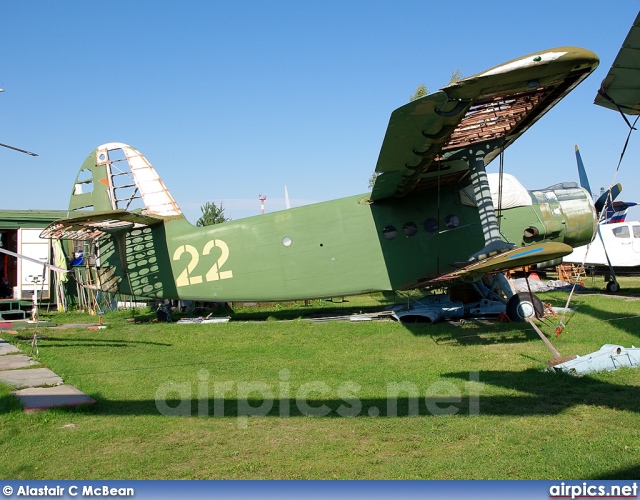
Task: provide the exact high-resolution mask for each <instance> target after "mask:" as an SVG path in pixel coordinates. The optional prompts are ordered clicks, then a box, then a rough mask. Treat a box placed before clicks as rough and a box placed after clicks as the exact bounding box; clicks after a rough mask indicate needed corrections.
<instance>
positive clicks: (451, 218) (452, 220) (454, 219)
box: [444, 214, 460, 229]
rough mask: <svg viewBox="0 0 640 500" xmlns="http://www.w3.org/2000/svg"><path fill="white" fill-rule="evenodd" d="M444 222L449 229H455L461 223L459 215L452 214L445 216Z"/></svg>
mask: <svg viewBox="0 0 640 500" xmlns="http://www.w3.org/2000/svg"><path fill="white" fill-rule="evenodd" d="M444 223H445V225H446V226H447V227H448V228H449V229H455V228H456V227H458V226H459V225H460V219H459V218H458V216H457V215H454V214H451V215H447V216H446V217H445V218H444Z"/></svg>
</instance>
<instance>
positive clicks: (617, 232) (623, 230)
mask: <svg viewBox="0 0 640 500" xmlns="http://www.w3.org/2000/svg"><path fill="white" fill-rule="evenodd" d="M613 235H614V236H615V237H616V238H630V237H631V236H630V234H629V226H619V227H614V228H613Z"/></svg>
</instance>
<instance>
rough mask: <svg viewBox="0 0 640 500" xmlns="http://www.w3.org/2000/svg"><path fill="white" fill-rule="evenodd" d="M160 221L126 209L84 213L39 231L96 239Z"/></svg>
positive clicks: (45, 234)
mask: <svg viewBox="0 0 640 500" xmlns="http://www.w3.org/2000/svg"><path fill="white" fill-rule="evenodd" d="M162 221H163V220H162V219H160V218H157V217H150V216H148V215H142V214H138V213H133V212H127V211H126V210H108V211H105V212H95V213H91V214H89V213H85V214H81V215H77V216H75V217H69V218H67V219H59V220H57V221H55V222H53V223H52V224H50V225H49V227H47V228H46V229H45V230H44V231H42V233H40V237H41V238H57V239H60V240H98V239H100V238H102V237H103V236H105V235H107V234H112V233H116V232H120V231H131V230H132V229H139V228H144V227H149V226H154V225H156V224H160V223H161V222H162Z"/></svg>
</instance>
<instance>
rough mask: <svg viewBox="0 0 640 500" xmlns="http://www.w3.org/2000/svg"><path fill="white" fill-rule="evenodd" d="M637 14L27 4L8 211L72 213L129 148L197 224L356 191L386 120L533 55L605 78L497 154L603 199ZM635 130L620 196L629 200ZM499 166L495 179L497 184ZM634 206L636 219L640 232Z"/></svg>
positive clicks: (4, 40)
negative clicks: (576, 63) (618, 62)
mask: <svg viewBox="0 0 640 500" xmlns="http://www.w3.org/2000/svg"><path fill="white" fill-rule="evenodd" d="M639 8H640V2H638V1H637V0H633V1H632V0H619V1H616V2H608V3H602V2H601V1H594V0H583V1H581V2H558V1H553V2H552V1H546V0H540V1H538V2H535V3H531V2H512V1H497V0H485V1H482V2H479V1H477V0H474V1H466V0H458V1H456V2H454V3H451V2H442V1H438V2H435V1H428V0H422V1H410V0H394V1H393V2H391V1H387V2H381V1H368V2H364V1H333V0H323V1H271V2H266V1H253V2H248V1H244V2H243V1H238V2H222V1H204V0H203V1H182V2H177V1H172V2H169V1H164V0H156V1H145V0H137V1H126V2H125V1H109V2H106V1H92V2H86V1H82V2H81V1H57V2H52V1H28V0H20V1H14V0H3V2H2V4H1V5H0V9H1V11H0V12H1V15H0V87H2V88H4V89H5V92H4V93H0V142H2V143H6V144H11V145H13V146H17V147H20V148H24V149H28V150H30V151H34V152H36V153H38V154H39V156H38V157H29V156H27V155H23V154H20V153H17V152H14V151H10V150H8V149H5V148H0V172H2V177H1V181H0V187H1V191H0V208H1V209H30V208H32V209H66V207H67V204H68V198H69V195H70V193H71V186H72V183H73V180H74V179H75V176H76V174H77V172H78V169H79V168H80V165H81V164H82V162H83V160H84V159H85V158H86V156H87V155H88V154H89V153H90V152H91V151H92V150H93V149H94V148H95V147H96V146H98V145H100V144H103V143H106V142H124V143H128V144H131V145H132V146H134V147H136V148H137V149H139V150H140V151H141V152H142V153H143V154H144V155H145V156H146V157H147V158H148V159H149V161H150V162H151V163H152V164H153V165H154V166H155V168H156V170H157V171H158V173H159V175H160V176H161V177H162V178H163V180H164V182H165V184H166V185H167V187H168V188H169V190H170V191H171V193H172V194H173V196H174V198H175V199H176V201H177V202H178V204H179V205H180V206H181V208H182V210H183V211H184V212H185V214H186V215H187V218H188V219H189V220H191V221H192V222H194V221H195V220H196V219H197V218H198V217H199V215H200V208H199V207H200V206H201V205H203V204H204V203H205V202H207V201H214V202H216V203H219V202H220V201H223V203H224V206H225V207H226V213H227V215H228V216H230V217H232V218H233V219H238V218H241V217H245V216H248V215H255V214H258V213H259V211H260V202H259V200H258V195H259V194H266V195H267V202H266V209H267V211H275V210H279V209H283V208H284V185H285V184H286V185H287V186H288V190H289V196H290V198H291V204H292V206H299V205H302V204H307V203H311V202H317V201H326V200H330V199H333V198H339V197H343V196H349V195H352V194H358V193H363V192H366V190H367V183H368V180H369V178H370V176H371V173H372V172H373V170H374V168H375V164H376V161H377V157H378V153H379V151H380V145H381V142H382V139H383V137H384V133H385V130H386V127H387V123H388V119H389V115H390V114H391V112H392V111H393V110H394V109H395V108H397V107H399V106H401V105H403V104H404V103H406V102H407V101H408V99H409V96H410V95H411V94H412V93H413V92H414V90H415V88H416V86H417V85H418V84H419V83H424V84H425V85H427V87H429V89H431V90H432V91H435V90H437V89H438V88H440V87H442V86H444V85H446V84H447V83H448V82H449V80H450V76H451V73H452V72H453V71H454V70H456V69H460V70H461V71H462V73H463V74H464V75H471V74H474V73H477V72H480V71H482V70H484V69H487V68H490V67H492V66H495V65H497V64H500V63H503V62H506V61H508V60H510V59H514V58H516V57H520V56H522V55H525V54H528V53H532V52H536V51H540V50H543V49H547V48H551V47H557V46H563V45H577V46H580V47H584V48H587V49H590V50H592V51H594V52H595V53H596V54H598V55H599V56H600V60H601V64H600V67H599V68H598V69H597V70H596V72H595V73H594V74H593V75H592V76H591V77H589V78H588V79H587V80H586V81H585V82H583V83H582V84H581V85H580V86H579V87H578V88H577V89H576V90H575V91H574V92H573V93H571V94H570V95H569V96H568V97H567V98H565V99H564V100H563V101H562V102H561V103H559V104H558V105H557V106H556V107H555V108H554V109H553V110H552V111H551V112H549V113H548V114H547V115H545V116H544V117H543V118H542V119H541V120H540V121H539V122H538V123H536V125H535V126H534V127H533V128H532V129H531V130H529V131H528V132H527V133H526V134H525V135H524V136H523V137H521V138H520V139H519V140H518V141H517V142H516V143H515V144H514V145H513V146H511V147H510V148H509V149H508V150H507V151H506V154H505V171H507V172H509V173H512V174H514V175H515V176H516V177H518V179H520V181H521V182H522V183H523V184H524V185H525V186H526V187H527V188H528V189H534V188H543V187H546V186H549V185H551V184H554V183H557V182H562V181H577V171H576V166H575V158H574V152H573V147H574V145H575V144H578V145H579V146H580V150H581V152H582V157H583V160H584V162H585V165H586V168H587V170H588V173H589V176H590V182H591V186H592V188H593V189H594V190H597V188H598V187H600V186H608V185H609V184H610V183H611V181H612V180H613V176H614V171H615V167H616V165H617V162H618V159H619V156H620V152H621V150H622V146H623V144H624V141H625V139H626V135H627V132H628V129H627V126H626V124H625V123H624V122H623V120H622V118H621V117H620V116H619V115H617V114H616V113H614V112H612V111H609V110H605V109H603V108H600V107H598V106H595V105H594V104H593V99H594V97H595V94H596V91H597V89H598V87H599V85H600V82H601V80H602V79H603V78H604V76H605V75H606V73H607V71H608V69H609V66H610V65H611V63H612V62H613V59H614V58H615V56H616V54H617V52H618V50H619V48H620V46H621V44H622V41H623V40H624V37H625V36H626V34H627V32H628V30H629V28H630V27H631V24H632V22H633V20H634V18H635V16H636V14H637V12H638V10H639ZM639 161H640V132H636V133H635V135H632V137H631V144H630V147H629V149H628V150H627V153H626V155H625V159H624V162H623V164H622V166H621V168H620V173H619V174H618V176H617V178H616V182H622V184H623V195H622V196H621V199H624V200H627V201H638V202H640V182H639V177H640V175H639V173H638V171H639V169H638V162H639ZM497 167H498V165H497V162H494V164H491V165H490V167H489V171H495V170H497ZM637 210H638V209H632V211H631V212H630V216H631V217H632V218H635V219H637V218H638V217H639V215H640V212H638V211H637Z"/></svg>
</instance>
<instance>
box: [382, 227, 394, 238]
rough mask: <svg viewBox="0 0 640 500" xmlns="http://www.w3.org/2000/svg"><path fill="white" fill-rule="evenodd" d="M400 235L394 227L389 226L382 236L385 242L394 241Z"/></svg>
mask: <svg viewBox="0 0 640 500" xmlns="http://www.w3.org/2000/svg"><path fill="white" fill-rule="evenodd" d="M397 235H398V231H397V230H396V228H395V227H394V226H387V227H385V228H384V229H383V230H382V236H384V239H385V240H392V239H394V238H395V237H396V236H397Z"/></svg>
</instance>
